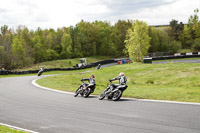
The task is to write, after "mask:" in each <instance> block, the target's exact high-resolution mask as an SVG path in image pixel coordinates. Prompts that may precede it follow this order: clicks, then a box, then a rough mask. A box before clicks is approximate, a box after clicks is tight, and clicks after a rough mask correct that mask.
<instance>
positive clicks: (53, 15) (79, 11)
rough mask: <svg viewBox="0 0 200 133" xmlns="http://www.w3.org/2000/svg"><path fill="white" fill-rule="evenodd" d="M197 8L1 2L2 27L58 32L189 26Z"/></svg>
mask: <svg viewBox="0 0 200 133" xmlns="http://www.w3.org/2000/svg"><path fill="white" fill-rule="evenodd" d="M197 8H199V9H200V0H0V26H3V25H8V26H9V28H17V27H18V26H19V25H22V26H26V27H28V28H29V29H33V30H35V29H37V27H41V28H42V29H46V28H54V29H57V28H61V27H64V26H65V27H68V26H75V25H76V24H77V23H79V22H80V21H81V20H84V21H89V22H93V21H95V20H99V21H108V22H110V23H111V24H112V25H114V24H115V23H116V22H117V21H118V20H128V19H129V20H136V19H138V20H140V21H145V22H147V24H148V25H166V24H169V22H170V21H171V20H172V19H175V20H178V21H179V22H183V23H187V22H188V18H189V16H190V15H193V14H194V9H197ZM198 15H199V14H198ZM199 16H200V15H199Z"/></svg>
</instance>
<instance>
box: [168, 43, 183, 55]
mask: <svg viewBox="0 0 200 133" xmlns="http://www.w3.org/2000/svg"><path fill="white" fill-rule="evenodd" d="M168 48H169V51H170V52H172V53H176V52H178V50H180V49H181V48H182V44H181V42H179V41H172V42H170V44H169V46H168Z"/></svg>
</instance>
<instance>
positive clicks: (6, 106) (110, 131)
mask: <svg viewBox="0 0 200 133" xmlns="http://www.w3.org/2000/svg"><path fill="white" fill-rule="evenodd" d="M36 78H37V77H36V76H26V77H15V78H2V79H0V123H5V124H9V125H13V126H17V127H20V128H25V129H28V130H32V131H35V132H41V133H199V132H200V105H189V104H175V103H159V102H151V101H140V100H133V99H125V98H122V99H121V100H120V101H117V102H113V101H108V100H102V101H100V100H98V98H97V97H96V96H90V97H89V98H82V97H80V96H79V97H76V98H75V97H73V95H70V94H63V93H58V92H52V91H48V90H43V89H41V88H38V87H35V86H33V85H32V84H31V81H32V80H34V79H36ZM97 89H98V88H97ZM128 89H129V88H128Z"/></svg>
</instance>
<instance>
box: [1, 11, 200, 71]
mask: <svg viewBox="0 0 200 133" xmlns="http://www.w3.org/2000/svg"><path fill="white" fill-rule="evenodd" d="M138 24H139V21H138ZM136 25H137V23H136V21H132V20H127V21H125V20H119V21H118V22H116V23H115V24H114V25H111V24H110V23H109V22H106V21H94V22H86V21H84V20H82V21H80V22H79V23H77V24H76V26H74V27H73V26H70V27H62V28H58V29H57V30H55V29H51V28H50V29H41V28H37V29H36V30H35V31H34V30H29V29H28V28H27V27H25V26H19V27H18V28H17V29H16V30H14V29H11V28H9V27H8V26H7V25H4V26H1V28H0V67H4V68H6V69H14V68H20V67H24V66H28V65H32V64H34V63H39V62H44V61H51V60H56V59H67V58H76V57H88V56H98V55H106V56H112V57H122V56H126V54H127V53H128V52H127V51H128V49H127V46H128V45H127V42H128V41H127V40H128V39H129V38H131V36H136V34H132V35H131V34H130V30H131V29H132V31H134V27H135V26H136ZM146 26H147V28H144V30H145V31H147V32H145V34H146V35H145V36H148V37H147V39H148V41H147V42H144V44H148V45H149V46H146V45H144V46H142V47H146V52H145V54H144V55H147V54H148V53H154V52H171V53H175V52H178V51H179V52H183V51H200V21H199V17H198V9H196V10H195V11H194V15H191V16H190V17H189V19H188V24H183V23H182V22H180V23H179V22H178V21H177V20H172V21H170V23H169V26H167V27H155V26H148V25H146ZM136 29H137V26H136V27H135V30H136ZM141 31H142V30H141ZM140 38H141V39H142V35H140ZM125 40H126V41H125ZM133 40H134V39H133ZM135 42H137V41H135ZM141 42H142V41H141ZM129 56H130V55H129Z"/></svg>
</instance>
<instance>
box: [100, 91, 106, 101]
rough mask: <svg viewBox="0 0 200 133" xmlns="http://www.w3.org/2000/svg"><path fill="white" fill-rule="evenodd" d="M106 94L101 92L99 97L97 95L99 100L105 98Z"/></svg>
mask: <svg viewBox="0 0 200 133" xmlns="http://www.w3.org/2000/svg"><path fill="white" fill-rule="evenodd" d="M105 96H106V94H105V92H104V91H103V92H102V93H101V94H100V95H99V100H103V99H104V98H105Z"/></svg>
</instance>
